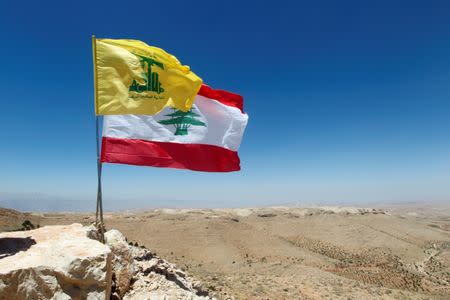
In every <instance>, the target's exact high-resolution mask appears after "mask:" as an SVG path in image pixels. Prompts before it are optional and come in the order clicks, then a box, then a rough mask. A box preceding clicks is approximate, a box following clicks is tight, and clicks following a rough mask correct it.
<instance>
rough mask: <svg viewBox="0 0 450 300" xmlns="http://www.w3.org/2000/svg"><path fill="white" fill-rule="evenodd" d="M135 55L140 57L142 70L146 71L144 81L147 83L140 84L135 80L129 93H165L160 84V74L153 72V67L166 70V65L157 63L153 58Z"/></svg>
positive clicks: (143, 76) (143, 75)
mask: <svg viewBox="0 0 450 300" xmlns="http://www.w3.org/2000/svg"><path fill="white" fill-rule="evenodd" d="M135 55H136V56H137V57H139V61H140V62H141V66H142V69H143V70H144V72H143V73H142V78H143V79H144V82H145V83H144V84H140V83H139V82H137V81H136V80H135V79H133V82H132V83H131V86H130V89H129V91H130V92H137V93H142V92H155V93H157V94H160V93H162V92H164V88H163V87H162V86H161V83H160V82H159V74H158V73H156V72H152V66H157V67H159V68H161V69H163V70H164V65H163V64H162V63H161V62H159V61H156V60H154V59H152V58H149V57H145V56H141V55H137V54H135ZM145 71H146V73H145Z"/></svg>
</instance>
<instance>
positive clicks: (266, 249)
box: [0, 207, 450, 299]
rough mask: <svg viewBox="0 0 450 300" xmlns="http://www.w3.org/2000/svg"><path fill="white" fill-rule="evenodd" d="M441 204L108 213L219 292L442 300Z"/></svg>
mask: <svg viewBox="0 0 450 300" xmlns="http://www.w3.org/2000/svg"><path fill="white" fill-rule="evenodd" d="M442 212H443V210H438V211H437V212H436V213H435V212H433V211H431V210H430V211H424V210H418V209H417V208H413V210H412V211H409V210H405V209H399V208H396V209H392V210H387V211H386V210H383V209H356V208H336V207H317V208H286V207H280V208H259V209H222V210H220V209H216V210H201V209H195V210H187V209H185V210H182V209H180V210H173V209H159V210H151V211H147V212H141V213H108V214H107V215H106V225H107V227H108V228H117V229H118V230H120V231H122V232H123V233H124V234H125V235H126V236H127V238H128V240H129V241H132V242H133V243H138V244H139V245H145V246H146V247H147V248H149V249H151V250H152V251H155V252H156V253H157V254H158V255H160V256H161V257H163V258H167V259H168V260H170V261H172V262H174V263H176V264H178V266H180V267H182V268H183V269H184V270H186V271H187V272H188V273H189V274H191V275H193V276H194V277H195V278H197V279H199V280H200V281H202V282H203V283H204V284H205V285H206V287H207V288H208V289H209V290H210V291H212V292H213V293H214V294H215V295H216V296H217V297H218V298H220V299H227V298H231V299H449V297H450V216H449V215H446V214H445V213H442ZM25 219H30V221H31V222H32V223H33V224H35V225H37V224H39V225H41V226H42V225H48V224H67V223H73V222H80V223H83V224H88V223H90V222H92V221H93V216H92V215H90V214H65V215H61V214H26V215H25V214H20V213H17V212H13V211H7V213H5V212H2V214H1V218H0V220H1V221H0V222H1V223H0V224H1V226H2V229H3V230H5V229H6V230H11V229H12V228H14V227H16V228H18V227H21V226H22V223H23V221H24V220H25Z"/></svg>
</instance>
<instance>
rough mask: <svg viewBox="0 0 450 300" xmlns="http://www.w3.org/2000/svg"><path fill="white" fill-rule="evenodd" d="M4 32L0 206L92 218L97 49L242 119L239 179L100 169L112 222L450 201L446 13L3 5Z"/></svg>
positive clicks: (361, 6) (331, 6)
mask: <svg viewBox="0 0 450 300" xmlns="http://www.w3.org/2000/svg"><path fill="white" fill-rule="evenodd" d="M0 33H1V47H0V57H1V71H0V86H1V90H2V95H1V98H0V99H1V108H2V111H3V114H2V117H1V118H0V128H1V130H0V132H1V142H0V145H1V147H0V170H1V171H0V206H2V205H3V206H5V205H6V206H10V207H15V208H20V209H25V210H34V209H40V210H69V209H83V210H93V209H94V207H95V197H96V163H95V130H94V128H95V127H94V125H95V123H94V111H93V79H92V57H91V55H92V54H91V34H95V35H96V36H97V37H109V38H133V39H139V40H142V41H145V42H147V43H148V44H151V45H155V46H159V47H161V48H164V49H165V50H167V51H168V52H170V53H172V54H174V55H176V56H177V57H178V58H179V59H180V60H181V61H182V62H183V63H184V64H187V65H190V66H191V68H192V69H193V70H194V71H195V72H196V73H197V74H198V75H199V76H200V77H202V78H203V79H204V81H205V82H206V83H208V84H209V85H211V86H213V87H216V88H221V89H227V90H230V91H234V92H237V93H239V94H242V95H243V96H244V97H245V109H246V111H247V112H248V114H249V116H250V121H249V125H248V127H247V131H246V135H245V137H244V140H243V143H242V145H241V149H240V157H241V161H242V168H243V170H242V171H241V172H238V173H228V174H220V173H215V174H214V173H212V174H208V173H194V172H189V171H180V170H173V169H159V168H146V167H134V166H126V165H105V167H104V203H105V204H104V205H105V209H107V210H110V209H124V208H148V207H153V206H159V207H160V206H167V207H191V206H208V207H224V206H257V205H274V204H285V203H301V204H316V203H317V204H320V203H342V202H356V203H360V204H361V205H364V204H367V203H369V202H377V201H383V202H386V201H431V200H450V199H449V198H450V188H449V183H450V99H449V96H450V3H449V2H448V1H358V0H355V1H268V2H266V3H263V2H261V1H140V2H129V1H120V2H114V1H105V2H103V3H100V1H89V2H83V1H71V2H67V1H57V2H53V3H50V2H47V1H27V3H22V2H20V1H19V2H13V1H9V2H5V3H3V5H2V8H1V10H0Z"/></svg>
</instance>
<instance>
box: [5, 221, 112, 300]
mask: <svg viewBox="0 0 450 300" xmlns="http://www.w3.org/2000/svg"><path fill="white" fill-rule="evenodd" d="M92 230H93V229H92V228H89V227H82V225H81V224H72V225H68V226H45V227H42V228H39V229H36V230H30V231H18V232H7V233H0V299H8V300H15V299H18V300H19V299H109V297H110V287H111V274H112V272H111V250H110V249H109V247H108V246H106V245H103V244H102V243H100V242H98V241H96V240H93V239H91V238H89V237H88V236H91V235H92Z"/></svg>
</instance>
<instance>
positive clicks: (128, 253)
mask: <svg viewBox="0 0 450 300" xmlns="http://www.w3.org/2000/svg"><path fill="white" fill-rule="evenodd" d="M105 239H106V244H107V245H108V246H109V247H110V248H111V251H112V254H113V257H112V270H113V276H114V290H113V293H114V294H117V296H118V297H119V299H120V298H122V297H123V295H125V293H126V292H127V291H128V289H129V288H130V283H131V279H132V278H133V276H134V274H135V273H136V270H135V264H134V260H133V255H132V248H131V246H130V245H128V243H127V241H126V239H125V237H124V236H123V234H122V233H121V232H120V231H118V230H115V229H112V230H109V231H108V232H106V233H105Z"/></svg>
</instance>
